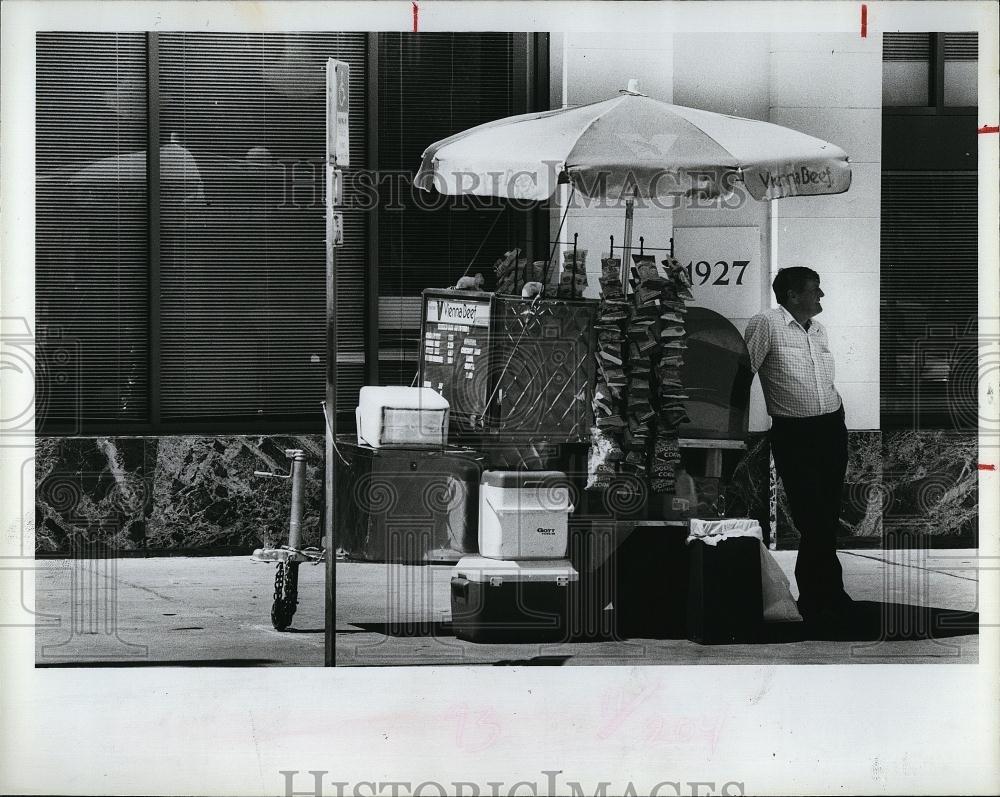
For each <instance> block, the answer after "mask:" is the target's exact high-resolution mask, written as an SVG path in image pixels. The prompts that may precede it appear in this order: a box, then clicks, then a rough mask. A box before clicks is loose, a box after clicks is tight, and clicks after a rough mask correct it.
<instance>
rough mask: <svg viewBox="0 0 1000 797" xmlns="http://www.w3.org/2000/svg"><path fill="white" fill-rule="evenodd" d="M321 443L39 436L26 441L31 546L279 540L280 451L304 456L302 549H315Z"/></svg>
mask: <svg viewBox="0 0 1000 797" xmlns="http://www.w3.org/2000/svg"><path fill="white" fill-rule="evenodd" d="M323 445H324V441H323V436H322V435H299V436H281V435H276V436H236V435H234V436H221V437H200V436H198V437H196V436H191V437H188V436H177V437H173V436H171V437H45V438H39V439H38V440H37V441H36V444H35V454H36V459H35V463H36V464H35V477H36V479H35V520H36V522H35V529H36V534H35V540H36V542H35V547H36V550H37V551H38V552H39V553H57V552H66V551H69V550H70V549H71V548H73V547H74V546H79V545H90V546H95V545H107V546H108V547H110V548H113V549H117V550H119V551H149V552H150V553H153V552H156V553H172V552H180V551H204V552H208V551H220V552H221V551H226V552H233V553H236V552H249V551H252V550H253V549H254V548H256V547H260V546H261V545H263V544H271V543H280V542H285V541H286V537H285V535H287V529H288V509H289V504H290V500H291V492H290V491H291V482H290V481H289V480H284V479H264V478H259V477H255V476H254V475H253V472H254V471H255V470H260V471H281V472H285V473H286V472H288V466H289V462H288V460H287V459H286V458H285V454H284V452H285V449H286V448H300V449H302V450H304V451H305V452H306V456H307V471H306V474H307V480H306V501H305V511H304V514H303V524H302V526H303V542H304V544H305V545H319V544H321V542H322V540H321V536H322V533H321V513H322V493H323Z"/></svg>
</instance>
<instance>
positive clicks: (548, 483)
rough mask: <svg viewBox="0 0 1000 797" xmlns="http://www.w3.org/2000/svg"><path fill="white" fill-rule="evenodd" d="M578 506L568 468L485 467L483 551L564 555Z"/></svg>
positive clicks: (495, 555) (499, 555)
mask: <svg viewBox="0 0 1000 797" xmlns="http://www.w3.org/2000/svg"><path fill="white" fill-rule="evenodd" d="M572 511H573V504H572V503H570V495H569V482H568V480H567V478H566V474H565V473H561V472H559V471H500V470H487V471H484V472H483V479H482V483H481V484H480V487H479V553H480V554H481V555H482V556H486V557H488V558H490V559H562V558H563V557H565V556H566V549H567V544H568V541H569V535H568V526H569V523H568V521H569V514H570V513H571V512H572Z"/></svg>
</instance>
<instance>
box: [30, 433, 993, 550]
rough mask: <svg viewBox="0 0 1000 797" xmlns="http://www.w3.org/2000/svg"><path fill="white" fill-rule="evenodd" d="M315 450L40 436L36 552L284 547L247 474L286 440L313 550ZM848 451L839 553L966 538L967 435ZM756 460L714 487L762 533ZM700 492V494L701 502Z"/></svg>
mask: <svg viewBox="0 0 1000 797" xmlns="http://www.w3.org/2000/svg"><path fill="white" fill-rule="evenodd" d="M323 445H324V443H323V437H322V435H289V436H283V435H275V436H260V435H256V436H240V435H230V436H220V437H202V436H171V437H63V438H60V437H43V438H39V439H38V440H37V441H36V470H35V476H36V482H35V485H36V490H35V497H36V501H35V516H36V524H35V528H36V550H37V551H38V552H39V553H65V552H68V551H69V550H71V549H72V548H73V546H78V545H107V546H108V547H110V548H113V549H116V550H119V551H136V552H143V551H146V552H149V553H177V552H222V551H226V552H233V553H236V552H249V551H251V550H253V548H256V547H260V546H261V545H265V544H274V543H280V542H284V541H285V535H286V534H287V527H288V507H289V502H290V486H291V485H290V482H289V481H286V480H278V479H261V478H256V477H254V476H253V472H254V471H255V470H263V471H269V470H280V471H282V472H284V471H287V468H288V461H287V460H286V459H285V455H284V451H285V449H286V448H301V449H303V450H304V451H305V452H306V456H307V481H306V502H305V511H304V516H303V540H304V544H306V545H320V544H321V542H322V540H321V536H322V533H321V517H322V489H323ZM849 449H850V456H849V462H848V471H847V483H846V484H845V486H844V495H843V502H842V509H843V511H842V519H841V531H842V534H841V536H840V539H839V545H840V547H842V548H865V547H873V548H877V547H882V546H884V545H885V546H891V547H911V546H917V547H934V546H937V547H952V548H962V547H975V546H976V544H977V522H978V489H977V468H976V462H977V442H976V436H975V434H974V433H971V432H968V433H958V432H944V431H886V432H879V431H856V432H850V435H849ZM768 455H769V450H768V445H767V440H766V437H765V435H763V434H756V435H752V436H751V438H750V440H749V445H748V449H747V451H746V452H745V453H744V454H742V455H739V456H738V457H737V460H736V461H735V463H734V464H733V466H732V467H729V466H727V468H726V471H725V475H726V484H725V487H724V490H725V504H726V514H727V515H728V516H730V517H738V516H749V517H755V518H757V519H759V520H760V521H761V525H762V526H763V527H764V530H765V533H767V534H770V533H771V529H770V524H769V511H768V506H769V502H768V493H769V466H768V459H769V457H768ZM713 487H714V489H715V490H718V485H714V486H710V485H702V486H701V488H700V490H699V491H700V492H701V493H703V495H705V496H709V497H711V502H712V503H714V502H715V501H716V497H715V496H714V495H712V494H711V489H713ZM777 510H778V511H777V524H776V529H775V530H774V531H775V533H776V536H777V543H778V547H780V548H795V547H797V545H798V539H799V533H798V530H797V529H796V528H795V525H794V523H793V522H792V520H791V517H790V514H789V512H788V506H787V500H786V498H785V495H784V492H783V490H782V489H781V486H780V483H779V485H778V490H777Z"/></svg>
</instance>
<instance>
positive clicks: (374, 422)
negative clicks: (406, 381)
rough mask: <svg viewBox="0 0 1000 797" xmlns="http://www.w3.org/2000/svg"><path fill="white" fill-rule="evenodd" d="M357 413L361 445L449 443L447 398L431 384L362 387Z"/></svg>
mask: <svg viewBox="0 0 1000 797" xmlns="http://www.w3.org/2000/svg"><path fill="white" fill-rule="evenodd" d="M355 416H356V420H357V425H358V444H359V445H369V446H371V447H372V448H382V447H386V446H404V447H410V448H416V447H424V446H426V447H429V448H433V447H435V446H436V447H441V446H444V445H446V444H447V443H448V401H447V399H445V398H444V397H443V396H442V395H441V394H440V393H437V392H435V391H434V390H431V389H430V388H426V387H398V386H390V387H374V386H366V387H363V388H361V393H360V397H359V399H358V407H357V410H356V411H355Z"/></svg>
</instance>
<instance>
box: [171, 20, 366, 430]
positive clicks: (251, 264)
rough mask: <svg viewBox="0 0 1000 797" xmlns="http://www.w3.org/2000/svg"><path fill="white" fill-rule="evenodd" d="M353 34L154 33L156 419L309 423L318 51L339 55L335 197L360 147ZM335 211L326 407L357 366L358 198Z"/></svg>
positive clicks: (317, 314) (317, 211) (318, 257)
mask: <svg viewBox="0 0 1000 797" xmlns="http://www.w3.org/2000/svg"><path fill="white" fill-rule="evenodd" d="M366 44H367V37H366V35H365V34H362V33H352V34H335V33H329V34H328V33H308V34H233V33H211V34H205V33H193V34H184V33H176V34H173V33H172V34H162V35H161V36H160V37H159V47H160V91H161V111H160V130H159V134H160V142H161V159H160V178H161V184H162V225H161V238H162V265H161V285H162V297H161V306H162V316H161V317H162V333H161V336H162V349H163V356H162V411H163V417H164V419H165V420H179V419H190V418H197V417H248V418H259V419H265V420H266V419H271V418H277V417H281V416H287V415H308V416H310V417H312V418H315V419H316V422H317V424H319V423H321V421H320V418H321V417H322V416H321V411H320V401H321V400H322V399H323V395H324V384H325V376H326V369H325V362H326V352H325V345H326V344H325V340H326V332H325V302H326V299H325V296H326V291H325V269H326V255H325V242H324V236H325V225H324V204H323V174H324V171H323V160H324V157H325V154H324V153H325V102H326V94H325V70H324V65H325V62H326V59H327V58H330V57H334V58H340V59H341V60H345V61H347V62H348V63H349V64H350V66H351V83H350V97H349V103H350V141H351V170H350V171H349V172H348V174H347V175H346V178H347V179H345V190H344V194H345V196H344V201H345V205H349V204H350V203H351V201H352V190H353V189H352V186H353V185H354V182H353V180H352V177H353V175H354V174H355V173H356V170H357V169H358V168H360V167H363V166H365V165H366V157H367V156H366V151H365V143H366V138H365V113H364V109H365V101H366V90H365V60H366ZM344 215H345V246H344V247H342V248H340V249H338V250H337V268H338V274H339V275H340V276H339V277H338V285H337V288H338V306H337V315H338V349H339V355H340V356H339V357H338V360H340V361H341V365H340V367H339V369H338V378H339V381H338V389H339V395H338V408H339V409H340V410H346V409H348V408H351V409H353V407H354V406H355V405H356V403H357V391H358V388H359V387H360V384H361V379H362V374H363V368H364V365H363V363H364V306H365V303H364V295H365V290H364V286H365V276H364V275H365V271H366V256H367V255H366V253H367V240H366V216H365V212H364V211H363V210H361V209H359V208H354V209H350V208H348V209H345V212H344ZM345 359H346V360H349V362H343V360H345ZM317 428H322V427H321V426H317Z"/></svg>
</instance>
